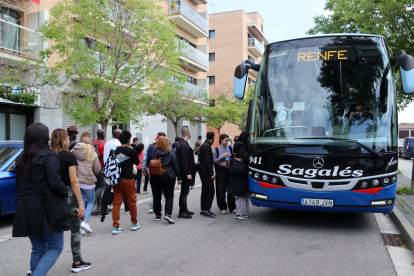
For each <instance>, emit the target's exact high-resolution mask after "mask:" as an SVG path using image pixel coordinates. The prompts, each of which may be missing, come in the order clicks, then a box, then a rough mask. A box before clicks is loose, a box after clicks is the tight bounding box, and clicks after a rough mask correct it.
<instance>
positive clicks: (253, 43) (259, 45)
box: [247, 37, 264, 53]
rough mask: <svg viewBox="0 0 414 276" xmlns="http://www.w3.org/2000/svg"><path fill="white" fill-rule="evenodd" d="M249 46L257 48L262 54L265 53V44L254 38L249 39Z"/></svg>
mask: <svg viewBox="0 0 414 276" xmlns="http://www.w3.org/2000/svg"><path fill="white" fill-rule="evenodd" d="M247 45H248V46H256V47H257V48H258V49H259V50H260V51H261V52H262V53H264V46H263V44H262V43H261V42H260V41H259V40H257V39H256V38H254V37H251V38H249V39H248V44H247Z"/></svg>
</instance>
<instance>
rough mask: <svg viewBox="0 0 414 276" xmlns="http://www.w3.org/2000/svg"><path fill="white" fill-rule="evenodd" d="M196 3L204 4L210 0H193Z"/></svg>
mask: <svg viewBox="0 0 414 276" xmlns="http://www.w3.org/2000/svg"><path fill="white" fill-rule="evenodd" d="M193 2H194V3H196V4H197V5H202V4H207V3H208V1H207V0H193Z"/></svg>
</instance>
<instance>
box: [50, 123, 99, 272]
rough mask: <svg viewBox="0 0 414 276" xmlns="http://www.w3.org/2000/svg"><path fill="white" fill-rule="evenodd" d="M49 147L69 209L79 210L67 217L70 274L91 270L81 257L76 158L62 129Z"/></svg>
mask: <svg viewBox="0 0 414 276" xmlns="http://www.w3.org/2000/svg"><path fill="white" fill-rule="evenodd" d="M50 147H51V148H52V150H53V151H54V152H55V153H57V156H58V158H59V166H60V177H61V178H62V181H63V184H64V185H65V186H66V190H67V191H68V198H67V203H68V205H69V209H71V210H75V209H79V213H76V212H73V211H72V212H71V213H70V216H69V225H70V232H71V234H70V247H71V249H72V258H73V263H72V269H71V270H72V272H80V271H82V270H86V269H89V268H91V266H92V264H91V263H89V262H84V261H83V260H82V256H81V233H80V229H81V228H80V225H81V220H80V218H82V217H83V216H84V213H85V206H84V205H83V201H82V195H81V191H80V187H79V181H78V176H77V172H76V171H77V169H76V167H77V166H78V161H77V160H76V156H75V155H74V154H73V153H72V152H70V151H69V150H68V147H69V136H68V132H67V131H66V130H64V129H61V128H58V129H55V130H54V131H53V133H52V137H51V139H50Z"/></svg>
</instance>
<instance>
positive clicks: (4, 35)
mask: <svg viewBox="0 0 414 276" xmlns="http://www.w3.org/2000/svg"><path fill="white" fill-rule="evenodd" d="M0 50H1V51H4V52H10V53H12V54H17V55H22V56H25V57H29V58H35V59H39V58H40V51H42V50H43V41H42V34H41V33H40V32H36V31H34V30H31V29H28V28H25V27H22V26H20V25H17V24H14V23H11V22H8V21H6V20H4V19H0Z"/></svg>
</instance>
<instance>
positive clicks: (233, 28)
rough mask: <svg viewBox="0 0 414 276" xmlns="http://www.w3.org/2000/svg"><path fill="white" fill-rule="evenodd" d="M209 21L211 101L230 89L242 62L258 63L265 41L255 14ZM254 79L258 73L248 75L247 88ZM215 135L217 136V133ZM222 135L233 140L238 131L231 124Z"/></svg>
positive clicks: (228, 15) (234, 13) (237, 13)
mask: <svg viewBox="0 0 414 276" xmlns="http://www.w3.org/2000/svg"><path fill="white" fill-rule="evenodd" d="M209 21H210V22H209V23H210V27H209V38H208V44H209V48H210V50H209V61H210V68H209V71H208V79H209V88H210V91H209V92H210V94H209V96H210V98H212V99H214V97H215V96H216V95H217V94H218V93H223V92H228V91H229V89H230V90H231V89H232V88H233V80H234V70H235V68H236V66H237V65H239V64H240V63H241V62H242V61H243V60H246V59H249V60H252V61H255V62H257V63H260V62H261V60H262V57H263V53H264V46H265V45H266V44H267V43H268V41H267V39H266V37H265V35H264V21H263V19H262V17H261V16H260V15H259V13H257V12H251V13H246V12H245V11H243V10H238V11H230V12H223V13H214V14H210V17H209ZM256 79H257V72H254V71H249V75H248V83H247V85H254V84H255V83H256ZM215 132H216V134H217V130H215ZM221 133H226V134H228V135H231V136H233V137H234V136H236V135H238V134H240V130H239V128H238V126H236V125H234V124H227V125H225V126H224V127H223V128H222V129H221ZM216 141H218V139H216Z"/></svg>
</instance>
